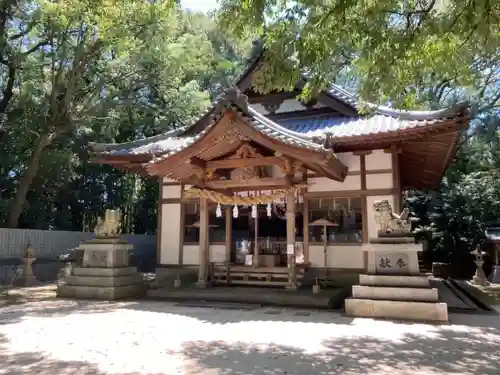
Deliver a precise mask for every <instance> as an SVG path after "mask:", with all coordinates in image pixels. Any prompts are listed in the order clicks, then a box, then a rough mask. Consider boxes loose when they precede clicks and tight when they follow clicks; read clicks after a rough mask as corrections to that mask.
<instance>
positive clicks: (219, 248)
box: [210, 245, 226, 262]
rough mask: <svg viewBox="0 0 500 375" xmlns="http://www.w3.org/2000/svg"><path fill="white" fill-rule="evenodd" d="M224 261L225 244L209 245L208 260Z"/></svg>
mask: <svg viewBox="0 0 500 375" xmlns="http://www.w3.org/2000/svg"><path fill="white" fill-rule="evenodd" d="M225 261H226V245H210V262H225Z"/></svg>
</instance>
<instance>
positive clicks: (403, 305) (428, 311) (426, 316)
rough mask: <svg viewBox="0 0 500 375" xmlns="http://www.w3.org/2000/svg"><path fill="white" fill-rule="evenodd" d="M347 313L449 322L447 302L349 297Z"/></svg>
mask: <svg viewBox="0 0 500 375" xmlns="http://www.w3.org/2000/svg"><path fill="white" fill-rule="evenodd" d="M345 313H346V315H348V316H352V317H360V318H390V319H401V320H414V321H420V322H435V323H448V306H447V305H446V303H440V302H439V303H432V302H408V301H379V300H370V299H355V298H348V299H346V300H345Z"/></svg>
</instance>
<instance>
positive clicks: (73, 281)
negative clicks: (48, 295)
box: [57, 210, 145, 300]
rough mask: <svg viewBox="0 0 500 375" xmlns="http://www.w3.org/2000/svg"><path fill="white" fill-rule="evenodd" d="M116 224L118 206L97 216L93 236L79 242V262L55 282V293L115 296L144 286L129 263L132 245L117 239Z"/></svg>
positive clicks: (135, 292)
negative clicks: (80, 255)
mask: <svg viewBox="0 0 500 375" xmlns="http://www.w3.org/2000/svg"><path fill="white" fill-rule="evenodd" d="M120 225H121V215H120V212H119V211H118V210H106V212H105V215H104V219H101V218H99V219H98V221H97V225H96V227H95V230H94V232H95V235H96V238H95V239H92V240H90V241H88V242H86V243H83V244H81V245H80V246H79V248H78V250H83V262H82V265H81V266H76V267H74V268H73V271H72V274H71V275H69V276H67V277H66V280H65V282H63V283H61V284H60V285H58V287H57V295H58V297H70V298H91V299H102V300H116V299H121V298H126V297H136V296H139V295H140V294H141V293H142V292H143V291H144V290H145V286H144V284H143V282H142V275H141V274H140V273H139V272H137V269H136V268H135V267H131V266H129V253H130V251H131V250H132V249H133V245H131V244H129V243H127V242H126V241H124V240H122V239H120V237H119V236H120Z"/></svg>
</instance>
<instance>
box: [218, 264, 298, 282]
mask: <svg viewBox="0 0 500 375" xmlns="http://www.w3.org/2000/svg"><path fill="white" fill-rule="evenodd" d="M304 272H305V269H304V268H303V267H296V278H297V283H299V284H300V282H301V281H302V279H303V277H304ZM210 280H211V282H212V283H213V284H216V285H231V284H235V285H260V286H286V285H287V284H288V268H287V267H251V266H241V265H234V264H230V263H228V262H223V263H216V262H215V263H210Z"/></svg>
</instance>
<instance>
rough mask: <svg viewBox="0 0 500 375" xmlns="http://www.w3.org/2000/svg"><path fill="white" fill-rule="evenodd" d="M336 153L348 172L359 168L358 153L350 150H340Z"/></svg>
mask: <svg viewBox="0 0 500 375" xmlns="http://www.w3.org/2000/svg"><path fill="white" fill-rule="evenodd" d="M336 155H337V158H338V159H339V160H340V161H341V162H342V164H344V165H345V166H346V167H347V168H348V170H349V172H354V171H359V170H360V169H361V162H360V157H359V155H354V154H353V153H352V152H342V153H338V154H336Z"/></svg>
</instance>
